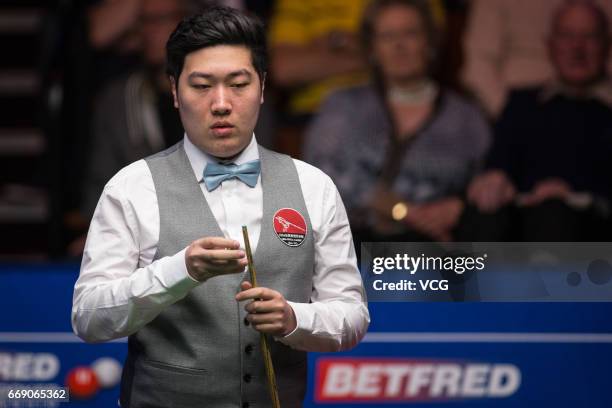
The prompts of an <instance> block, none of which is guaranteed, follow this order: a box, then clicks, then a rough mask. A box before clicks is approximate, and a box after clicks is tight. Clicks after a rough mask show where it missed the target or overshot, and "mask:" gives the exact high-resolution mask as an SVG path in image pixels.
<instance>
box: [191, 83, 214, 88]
mask: <svg viewBox="0 0 612 408" xmlns="http://www.w3.org/2000/svg"><path fill="white" fill-rule="evenodd" d="M193 87H194V88H195V89H208V88H210V85H207V84H193Z"/></svg>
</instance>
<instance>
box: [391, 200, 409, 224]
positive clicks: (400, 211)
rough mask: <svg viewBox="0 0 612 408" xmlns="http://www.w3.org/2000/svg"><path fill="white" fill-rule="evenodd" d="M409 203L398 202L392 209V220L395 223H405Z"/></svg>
mask: <svg viewBox="0 0 612 408" xmlns="http://www.w3.org/2000/svg"><path fill="white" fill-rule="evenodd" d="M408 210H409V207H408V203H406V202H405V201H398V202H397V203H395V204H394V205H393V207H392V208H391V218H393V219H394V220H395V221H403V220H404V219H405V218H406V217H407V216H408Z"/></svg>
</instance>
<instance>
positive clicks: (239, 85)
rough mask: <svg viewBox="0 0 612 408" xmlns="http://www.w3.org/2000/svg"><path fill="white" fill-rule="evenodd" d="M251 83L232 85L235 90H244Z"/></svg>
mask: <svg viewBox="0 0 612 408" xmlns="http://www.w3.org/2000/svg"><path fill="white" fill-rule="evenodd" d="M248 84H249V83H248V82H239V83H237V84H232V87H233V88H244V87H245V86H247V85H248Z"/></svg>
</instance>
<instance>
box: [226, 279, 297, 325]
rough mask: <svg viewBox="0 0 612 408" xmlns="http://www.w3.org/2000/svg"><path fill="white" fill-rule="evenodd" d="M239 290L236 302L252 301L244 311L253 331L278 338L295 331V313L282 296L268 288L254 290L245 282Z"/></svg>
mask: <svg viewBox="0 0 612 408" xmlns="http://www.w3.org/2000/svg"><path fill="white" fill-rule="evenodd" d="M240 288H241V289H242V291H241V292H239V293H238V294H237V295H236V300H237V301H239V302H241V301H244V300H249V299H251V300H252V301H251V302H249V303H248V304H247V305H246V306H245V307H244V309H245V310H246V311H247V312H248V315H247V320H248V321H249V322H250V323H251V324H252V325H253V328H255V330H257V331H260V332H262V333H267V334H271V335H273V336H278V337H283V336H286V335H287V334H289V333H291V332H292V331H293V330H295V327H296V326H297V321H296V319H295V313H294V312H293V309H292V308H291V306H290V305H289V303H287V301H286V300H285V298H284V297H283V295H281V294H280V293H279V292H277V291H275V290H273V289H269V288H264V287H257V288H254V287H253V286H252V285H251V283H250V282H247V281H244V282H242V283H241V284H240Z"/></svg>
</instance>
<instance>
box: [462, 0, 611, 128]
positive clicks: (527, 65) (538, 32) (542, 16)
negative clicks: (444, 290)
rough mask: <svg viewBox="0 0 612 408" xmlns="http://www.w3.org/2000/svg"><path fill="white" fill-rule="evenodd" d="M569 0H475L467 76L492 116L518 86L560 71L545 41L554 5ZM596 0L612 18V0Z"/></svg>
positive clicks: (467, 42) (466, 46)
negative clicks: (555, 66) (548, 52)
mask: <svg viewBox="0 0 612 408" xmlns="http://www.w3.org/2000/svg"><path fill="white" fill-rule="evenodd" d="M565 1H567V0H536V1H534V0H473V1H472V6H471V12H470V17H469V22H468V28H467V32H466V35H465V44H464V49H465V60H464V72H463V74H462V76H463V79H464V82H465V85H466V86H467V87H468V88H470V89H471V90H472V91H473V92H474V94H475V95H476V97H477V98H478V99H479V100H480V102H481V103H482V105H483V107H484V108H485V109H486V110H487V111H488V113H489V114H490V115H491V116H492V117H497V116H498V115H499V114H500V113H501V111H502V109H503V107H504V106H505V104H506V100H507V95H508V92H510V91H511V90H512V89H518V88H525V87H528V86H536V85H539V84H541V83H542V82H544V81H546V80H550V79H551V78H552V77H553V76H554V72H553V67H552V66H551V65H550V60H549V59H548V55H547V52H546V47H545V45H544V43H545V38H546V35H547V30H548V28H549V27H550V20H551V18H552V15H553V13H554V10H556V9H557V8H558V7H559V6H560V5H561V4H562V3H563V2H565ZM584 1H588V0H584ZM596 3H598V4H600V6H601V7H602V8H603V10H604V11H605V12H606V14H607V15H608V16H609V18H611V17H612V1H610V0H597V1H596ZM611 67H612V65H611Z"/></svg>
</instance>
